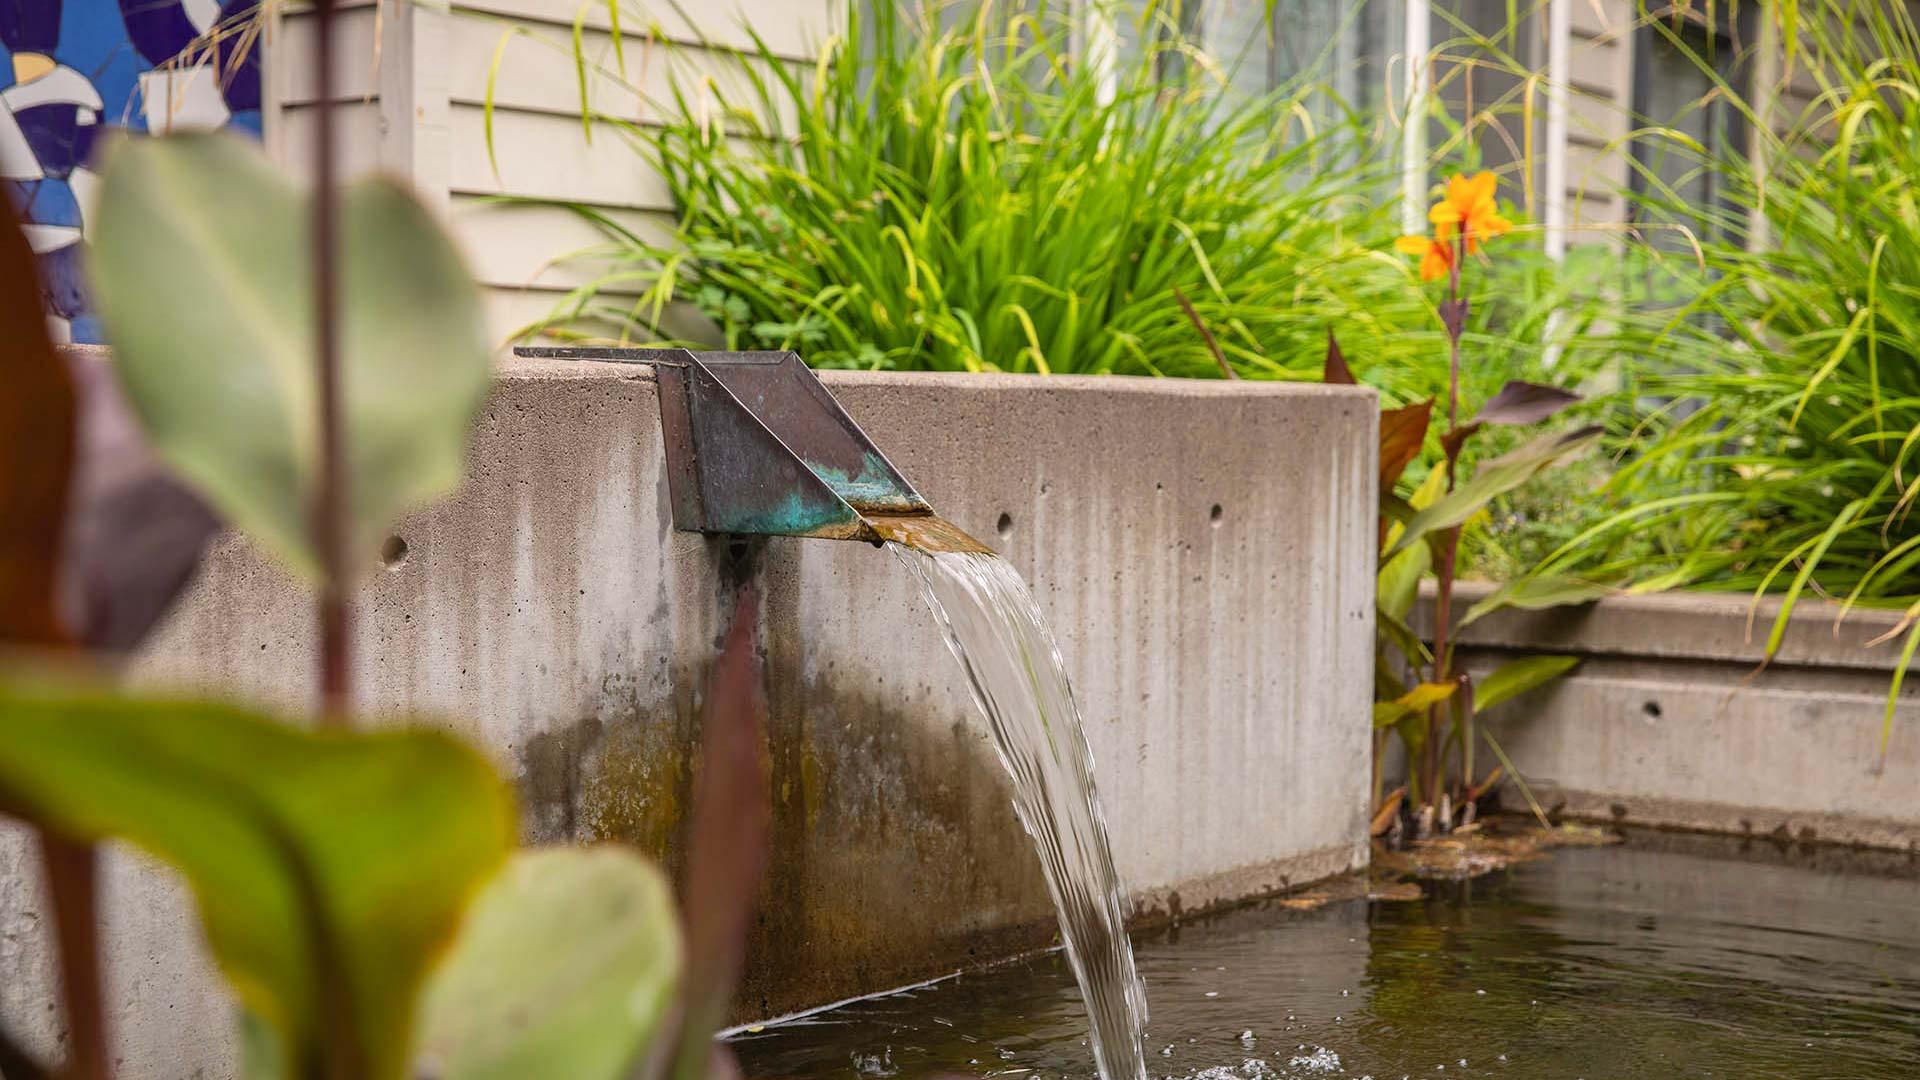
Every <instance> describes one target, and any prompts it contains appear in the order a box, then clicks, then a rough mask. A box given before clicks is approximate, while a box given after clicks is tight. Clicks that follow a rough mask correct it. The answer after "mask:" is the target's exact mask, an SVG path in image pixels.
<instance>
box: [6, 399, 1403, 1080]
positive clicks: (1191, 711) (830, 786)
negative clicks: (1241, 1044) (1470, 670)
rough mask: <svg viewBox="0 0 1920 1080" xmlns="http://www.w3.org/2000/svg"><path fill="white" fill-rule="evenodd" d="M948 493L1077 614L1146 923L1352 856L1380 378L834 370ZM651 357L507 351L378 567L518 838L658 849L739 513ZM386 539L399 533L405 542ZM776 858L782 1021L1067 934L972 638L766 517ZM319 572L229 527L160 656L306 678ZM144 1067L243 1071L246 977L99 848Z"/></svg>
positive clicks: (131, 863)
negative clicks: (214, 958)
mask: <svg viewBox="0 0 1920 1080" xmlns="http://www.w3.org/2000/svg"><path fill="white" fill-rule="evenodd" d="M827 381H828V384H829V386H830V387H831V388H832V389H833V390H834V392H835V393H836V394H837V395H839V396H840V398H841V400H842V401H843V402H844V403H845V404H846V406H847V407H848V409H849V411H851V412H852V413H853V414H854V416H855V417H856V418H857V419H858V420H859V421H860V422H861V423H862V424H863V425H864V426H866V427H867V429H868V430H869V431H870V432H871V433H872V435H873V437H874V439H875V441H876V442H877V443H878V444H879V445H880V446H881V447H883V448H884V449H885V450H886V451H887V452H888V454H889V455H890V456H891V457H892V458H893V460H894V462H895V463H896V464H897V465H899V466H900V468H901V469H902V470H903V471H904V472H905V473H906V475H907V476H908V477H910V478H911V479H912V480H913V481H914V482H915V484H916V485H917V486H918V487H919V488H920V489H921V491H922V492H923V493H925V494H926V495H927V496H928V497H929V498H930V499H931V500H932V502H933V503H934V505H935V506H936V507H939V508H940V509H942V510H943V511H944V512H946V513H947V514H948V515H949V516H950V517H952V518H954V519H955V520H956V521H957V522H958V523H959V524H960V525H962V526H963V527H964V528H967V529H969V530H971V531H974V532H976V533H977V534H978V535H980V536H982V537H983V538H985V539H987V540H988V541H989V542H991V543H993V544H995V545H996V546H997V547H999V548H1000V549H1002V550H1003V551H1004V552H1005V553H1006V554H1007V555H1008V556H1009V557H1010V558H1011V559H1013V561H1014V562H1015V563H1016V564H1017V565H1018V566H1019V568H1020V569H1021V571H1022V572H1023V573H1025V574H1027V575H1028V577H1029V578H1030V580H1032V581H1033V582H1034V585H1035V590H1036V592H1037V593H1038V595H1039V599H1040V603H1041V605H1042V607H1043V608H1045V609H1046V610H1047V611H1048V613H1049V614H1050V616H1051V617H1052V618H1053V620H1054V621H1055V625H1056V627H1057V628H1058V631H1059V634H1060V638H1061V643H1062V647H1063V649H1064V651H1065V652H1066V655H1067V659H1068V663H1069V666H1070V667H1071V669H1072V673H1073V677H1074V679H1075V682H1076V687H1077V690H1078V693H1079V696H1080V700H1081V702H1082V704H1083V707H1084V708H1085V710H1086V712H1087V716H1088V724H1089V733H1088V734H1089V737H1090V739H1091V741H1092V743H1093V746H1094V752H1095V755H1096V758H1097V761H1098V767H1099V780H1100V786H1101V792H1102V795H1103V797H1104V800H1105V804H1106V811H1107V816H1108V820H1109V821H1110V823H1111V825H1112V828H1113V831H1114V841H1115V848H1116V854H1117V857H1118V859H1119V863H1120V869H1121V871H1122V874H1123V875H1124V876H1125V878H1126V880H1127V881H1128V882H1129V883H1130V885H1131V887H1132V890H1133V895H1134V898H1135V903H1136V909H1137V911H1138V912H1139V913H1140V914H1141V915H1142V916H1143V917H1150V916H1152V915H1155V914H1166V913H1174V912H1179V911H1181V910H1192V909H1198V908H1202V907H1205V906H1208V905H1213V904H1218V903H1222V902H1226V901H1231V900H1234V899H1238V898H1241V897H1245V896H1248V895H1252V894H1256V893H1260V892H1264V891H1268V890H1271V889H1275V888H1278V887H1281V886H1286V885H1291V884H1298V883H1301V882H1304V881H1307V880H1310V879H1314V878H1319V877H1323V876H1327V875H1331V874H1335V873H1339V872H1341V871H1345V870H1348V869H1350V868H1353V867H1357V866H1360V865H1363V864H1364V862H1365V861H1366V851H1367V849H1366V844H1365V823H1366V812H1367V807H1366V799H1367V791H1366V787H1367V778H1366V769H1365V767H1364V763H1365V760H1366V752H1367V751H1366V746H1367V741H1366V740H1367V736H1366V727H1365V724H1364V722H1363V721H1361V720H1360V718H1361V717H1364V716H1365V715H1366V713H1367V705H1368V699H1369V692H1370V685H1371V679H1370V670H1371V665H1372V586H1373V567H1372V559H1373V551H1372V546H1373V541H1372V534H1373V529H1374V514H1375V503H1374V500H1375V493H1374V480H1373V477H1374V465H1373V446H1374V440H1375V413H1376V405H1375V401H1374V398H1373V396H1372V395H1371V394H1370V393H1368V392H1365V391H1358V390H1352V389H1345V388H1323V387H1319V386H1281V385H1260V386H1251V385H1246V384H1239V385H1228V384H1223V383H1190V382H1162V381H1150V380H1128V379H1072V378H1059V379H1037V378H1019V377H971V376H969V377H945V376H924V375H923V376H904V375H901V376H895V375H855V374H846V375H829V376H828V378H827ZM662 465H663V463H662V449H661V442H660V434H659V431H658V405H657V403H656V400H655V396H654V386H653V382H652V380H651V377H650V374H649V373H648V372H647V370H646V369H644V368H636V367H632V366H626V365H589V364H558V363H552V364H536V363H516V364H513V365H510V366H509V367H508V368H506V369H505V370H504V371H503V374H502V378H501V381H500V383H499V386H498V390H497V392H496V394H495V396H494V398H493V400H492V402H491V403H490V405H489V406H488V408H487V410H486V413H485V415H484V417H483V418H482V420H481V422H480V425H479V428H478V434H477V438H476V443H475V446H474V449H473V453H472V459H471V477H470V481H469V483H468V484H467V486H466V487H465V488H464V490H463V491H462V492H461V493H460V495H459V496H458V497H457V498H455V499H454V500H452V501H451V502H449V503H447V504H445V505H442V506H439V507H436V508H433V509H430V510H428V511H426V512H424V513H422V514H420V515H418V516H417V517H416V518H415V519H414V520H412V521H409V522H407V523H405V525H404V527H403V528H401V529H399V530H398V531H397V533H396V537H397V539H396V540H394V541H390V542H389V545H388V546H389V548H390V553H391V554H393V555H395V556H396V557H395V558H394V559H393V560H392V563H391V565H390V566H389V567H388V568H386V569H376V570H375V571H373V572H372V574H371V575H370V576H369V577H368V579H367V581H366V584H365V587H364V588H363V589H362V590H361V592H360V594H359V598H358V601H359V602H358V611H359V617H360V636H359V639H358V641H357V643H356V645H357V647H356V658H355V659H356V668H357V671H358V684H359V689H360V695H361V700H362V702H363V705H364V707H365V708H366V709H367V710H370V711H376V712H383V713H388V714H424V715H427V716H431V717H439V718H441V719H440V720H438V721H436V722H441V723H445V724H447V725H448V726H450V727H452V728H453V729H455V730H458V731H460V732H462V733H464V734H466V735H468V736H471V737H472V738H474V739H476V740H477V741H479V742H480V743H482V744H483V745H485V746H486V747H488V748H489V749H490V750H491V751H492V752H493V753H494V754H495V755H496V756H497V757H498V759H499V761H500V762H501V764H502V766H503V768H504V769H505V770H506V771H507V772H508V773H509V774H510V775H513V776H515V777H517V778H518V780H519V785H520V788H521V791H522V796H523V801H524V819H525V832H526V834H527V836H528V838H529V839H532V840H540V841H554V840H575V841H587V840H596V839H603V838H606V839H619V840H625V841H629V842H633V843H636V844H638V845H640V846H641V847H643V848H646V849H648V850H650V851H652V852H654V853H655V854H657V855H660V856H662V857H664V858H666V859H667V860H668V861H669V863H671V862H672V861H673V860H674V859H675V858H676V857H677V854H678V853H677V839H676V834H677V825H678V821H679V815H680V811H681V808H682V806H684V804H685V800H686V797H687V793H688V786H689V781H690V771H689V750H690V746H691V741H692V739H693V737H694V721H695V718H696V716H697V715H698V708H699V696H700V693H701V689H700V688H701V686H702V684H703V680H704V674H705V668H706V665H707V664H708V663H709V661H710V660H711V658H712V656H713V654H714V650H715V639H716V636H717V635H718V634H719V633H720V631H721V629H722V625H723V620H724V616H725V611H726V602H727V601H726V596H725V593H726V590H725V588H724V586H722V585H721V584H720V582H721V579H722V576H723V575H722V571H723V569H724V567H723V565H722V564H723V563H724V562H725V561H726V559H727V551H726V545H725V544H724V542H721V541H718V540H710V539H707V538H703V537H700V536H696V535H691V534H685V533H678V532H675V531H674V530H673V529H672V527H671V521H670V518H669V513H668V509H667V508H668V499H667V490H666V484H665V479H664V472H663V467H662ZM402 545H404V555H400V554H399V552H400V550H401V547H402ZM758 565H759V570H758V573H759V574H760V575H761V577H762V578H763V579H764V585H765V588H766V614H765V626H764V628H763V636H764V643H765V647H766V653H767V669H768V675H769V695H770V706H771V719H770V723H771V733H770V746H769V751H770V755H771V761H772V769H773V785H774V798H775V804H776V810H775V816H776V822H775V833H776V836H775V844H776V851H775V867H774V870H773V874H772V880H771V882H770V886H769V888H768V890H767V895H766V898H765V903H764V905H763V919H762V922H761V926H760V930H759V932H758V934H757V938H756V940H755V942H754V945H753V960H752V974H751V977H750V980H749V983H748V985H747V987H746V988H745V997H744V1002H743V1007H744V1011H745V1012H746V1013H748V1014H752V1015H760V1016H764V1015H770V1014H777V1013H780V1012H783V1011H787V1010H791V1009H794V1008H798V1007H803V1006H808V1005H814V1004H819V1003H823V1002H826V1001H830V1000H833V999H835V998H838V997H841V996H845V995H848V994H851V993H856V992H861V991H869V990H874V989H880V988H884V987H887V986H890V985H897V984H900V983H902V982H906V981H910V980H913V979H918V978H923V977H927V976H930V975H934V974H937V973H941V972H944V971H949V970H952V969H954V968H956V967H959V966H962V965H964V964H966V963H967V962H969V961H973V960H986V959H990V958H993V957H996V956H1002V955H1007V954H1010V953H1013V952H1015V951H1018V950H1022V949H1025V948H1028V947H1032V946H1036V945H1042V944H1045V943H1047V942H1048V941H1049V940H1050V939H1051V938H1052V936H1053V931H1052V926H1051V923H1052V912H1051V908H1050V907H1049V905H1048V902H1047V898H1046V893H1045V890H1044V887H1043V886H1042V884H1041V882H1040V879H1039V875H1038V867H1037V864H1036V862H1035V859H1034V856H1033V854H1032V852H1031V850H1030V849H1029V847H1028V843H1027V839H1026V837H1025V835H1024V834H1023V833H1022V832H1021V830H1020V828H1019V826H1018V825H1017V824H1016V823H1015V821H1014V818H1013V815H1012V813H1011V810H1010V808H1009V806H1008V803H1007V786H1006V782H1005V780H1004V778H1003V776H1002V774H1001V770H1000V767H999V764H998V763H997V761H995V760H994V756H993V753H992V749H991V747H990V745H989V743H988V741H987V735H986V732H985V731H984V730H983V725H982V723H981V721H979V720H978V719H977V718H976V716H975V715H974V711H973V707H972V704H971V702H970V700H969V699H968V697H967V695H966V692H965V688H964V685H963V683H962V681H961V677H960V675H959V672H958V670H957V668H956V666H955V665H954V663H953V661H952V660H951V658H950V657H949V656H948V655H947V654H946V651H945V648H944V646H943V645H942V643H941V641H940V639H939V637H938V635H937V633H936V630H935V627H934V625H933V623H932V620H931V618H930V617H929V616H928V615H927V613H926V612H925V611H924V609H923V607H922V603H921V600H920V597H919V596H918V594H917V592H916V591H915V589H914V587H913V585H912V584H911V582H910V580H909V578H908V577H907V574H906V571H905V569H904V568H903V567H900V566H898V565H896V563H895V560H893V559H892V558H891V557H890V556H888V555H887V554H886V553H884V552H882V551H878V550H875V549H874V548H872V547H869V546H867V545H864V544H853V543H844V542H830V541H820V540H807V541H797V540H778V539H776V540H772V541H769V542H767V544H766V546H765V548H764V550H762V551H761V552H760V553H759V557H758ZM311 629H312V628H311V606H310V602H309V600H308V598H307V596H306V594H305V592H304V590H303V589H302V588H300V587H299V586H298V585H297V584H295V583H294V582H291V581H290V580H288V579H287V577H286V576H285V575H284V574H283V573H281V572H280V571H279V570H278V569H276V568H274V567H273V566H271V565H268V564H267V563H266V562H264V561H263V560H262V559H260V558H259V557H257V556H256V555H255V554H254V553H253V552H251V551H250V550H249V549H248V547H247V546H246V545H245V544H244V543H242V542H239V541H237V540H229V541H227V542H225V543H223V544H222V545H221V547H220V548H219V550H218V551H217V552H216V554H215V556H214V557H213V559H212V562H211V564H210V565H209V566H208V568H207V570H206V572H205V574H204V577H203V579H202V580H201V581H200V582H199V583H198V585H197V587H196V589H195V591H194V592H193V594H192V595H191V596H190V597H189V599H188V600H187V602H186V603H185V605H184V607H183V609H182V610H181V611H180V612H179V613H178V615H177V617H176V618H175V619H174V620H173V621H172V622H171V623H170V624H169V626H168V627H167V628H166V629H165V631H164V633H163V634H162V635H161V639H160V640H159V641H158V642H157V643H156V644H155V645H154V646H153V647H152V648H151V650H150V651H149V652H148V654H147V655H146V656H145V657H143V658H142V660H141V661H140V663H139V664H138V672H137V677H138V678H139V679H141V680H142V681H144V682H147V683H150V684H154V685H169V686H173V685H197V686H212V687H215V688H218V689H222V690H226V691H231V692H237V693H240V694H243V695H246V696H249V697H252V698H256V699H264V700H266V701H269V702H278V703H282V704H284V705H287V706H289V707H294V706H298V705H299V704H301V703H303V702H305V701H307V700H309V699H310V694H311V689H312V682H311V679H312V670H313V663H312V651H313V647H312V633H311ZM31 856H32V853H31V850H30V848H29V846H28V845H27V844H26V843H25V842H24V840H23V838H22V837H21V836H20V835H19V834H18V833H13V834H9V835H0V927H4V928H5V930H6V933H5V935H4V936H0V1017H5V1018H6V1021H7V1022H8V1023H9V1024H11V1025H15V1026H17V1027H18V1026H25V1027H27V1028H28V1029H29V1030H28V1031H27V1034H28V1035H30V1036H31V1038H32V1041H34V1042H35V1043H36V1044H38V1045H39V1046H40V1047H41V1048H42V1049H48V1050H50V1049H51V1047H52V1045H53V1041H54V1039H55V1038H56V1037H57V1027H58V1018H57V1015H56V1014H55V1010H51V1009H48V1008H47V1006H46V1003H48V1002H51V1001H54V1000H57V999H56V997H55V995H54V994H53V982H52V973H51V966H50V956H49V948H48V941H47V937H48V922H47V919H46V918H45V913H44V911H43V910H42V906H41V903H40V899H39V894H38V882H37V880H36V876H35V874H34V873H33V872H32V857H31ZM108 892H109V896H108V910H109V913H110V926H109V931H108V947H109V951H110V955H111V958H112V965H111V974H110V994H111V1003H112V1005H113V1015H114V1017H115V1020H116V1025H117V1029H118V1033H119V1041H120V1052H121V1053H122V1054H123V1055H124V1056H125V1059H126V1066H125V1068H124V1070H123V1072H122V1075H125V1076H129V1077H168V1078H171V1077H188V1076H208V1077H214V1076H225V1075H227V1065H226V1062H227V1061H228V1060H229V1059H228V1031H229V1029H230V1026H231V1015H230V1008H231V1006H230V1004H229V1003H228V1001H227V1000H226V998H225V996H224V994H223V993H222V992H221V990H220V989H219V987H218V983H217V980H216V979H215V977H214V975H213V974H212V972H211V971H210V969H209V968H208V966H207V964H206V962H205V960H204V958H203V957H202V955H201V953H200V950H199V947H198V944H197V941H196V940H195V936H194V932H193V930H192V929H191V918H190V913H189V912H188V910H187V907H186V905H185V903H184V900H183V897H182V896H181V895H180V893H179V891H178V890H177V889H175V888H173V887H171V886H170V885H169V884H168V883H167V882H165V881H164V880H163V879H162V878H161V877H160V876H159V875H157V874H156V873H155V872H154V871H153V870H151V869H150V868H147V867H145V866H144V865H141V864H139V863H137V862H136V861H135V860H133V859H132V858H116V859H114V860H111V865H110V868H109V871H108Z"/></svg>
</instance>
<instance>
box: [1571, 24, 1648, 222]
mask: <svg viewBox="0 0 1920 1080" xmlns="http://www.w3.org/2000/svg"><path fill="white" fill-rule="evenodd" d="M1568 21H1569V23H1570V25H1571V29H1572V36H1573V40H1572V41H1571V42H1569V43H1568V47H1567V69H1568V75H1567V82H1568V93H1567V103H1568V110H1567V111H1568V114H1569V116H1568V120H1567V192H1566V194H1567V227H1568V232H1569V235H1568V237H1567V246H1568V247H1569V248H1571V247H1574V246H1577V245H1579V244H1592V243H1603V244H1608V245H1616V244H1618V243H1619V242H1620V237H1621V233H1620V232H1619V230H1618V229H1617V228H1612V227H1611V226H1617V225H1619V224H1621V223H1623V222H1625V221H1626V220H1627V206H1626V200H1625V199H1623V198H1621V192H1622V191H1623V190H1624V189H1625V188H1626V186H1627V161H1628V158H1629V155H1630V153H1631V150H1630V148H1629V146H1628V145H1627V133H1628V131H1629V130H1630V124H1631V118H1632V115H1633V25H1634V5H1633V3H1632V0H1574V3H1573V10H1572V12H1571V18H1570V19H1569V20H1568ZM1595 226H1598V227H1595Z"/></svg>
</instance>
